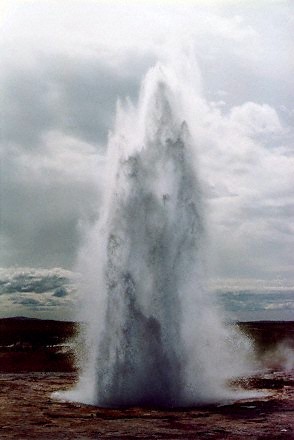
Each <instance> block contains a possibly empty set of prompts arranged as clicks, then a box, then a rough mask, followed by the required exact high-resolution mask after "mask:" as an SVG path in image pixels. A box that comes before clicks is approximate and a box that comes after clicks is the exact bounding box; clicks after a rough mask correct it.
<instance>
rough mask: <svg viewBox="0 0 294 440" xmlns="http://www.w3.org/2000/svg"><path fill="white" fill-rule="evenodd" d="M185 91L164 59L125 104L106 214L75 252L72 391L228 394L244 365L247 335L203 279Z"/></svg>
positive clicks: (173, 397)
mask: <svg viewBox="0 0 294 440" xmlns="http://www.w3.org/2000/svg"><path fill="white" fill-rule="evenodd" d="M189 93H190V91H189V88H188V87H187V83H186V82H185V81H183V82H181V81H178V80H177V77H176V75H174V74H173V73H172V72H171V71H170V70H169V69H168V68H165V67H161V66H159V65H158V66H156V67H155V68H153V69H151V71H150V72H149V73H148V74H147V76H146V78H145V80H144V82H143V86H142V90H141V94H140V98H139V103H138V105H137V107H135V108H134V107H132V106H131V104H129V106H128V108H127V109H118V116H117V122H116V127H115V130H114V133H113V134H112V136H111V137H110V141H109V146H108V159H107V165H106V172H105V176H106V179H105V182H106V183H105V191H104V199H103V203H102V207H101V215H100V218H99V221H98V222H97V224H96V225H95V227H94V228H93V229H92V230H91V231H90V232H89V234H88V237H87V243H86V245H85V246H84V249H83V250H82V252H81V255H80V263H79V265H80V269H81V270H82V272H83V273H84V274H85V278H86V279H87V283H88V287H87V288H86V289H85V290H86V292H85V298H84V305H83V309H84V314H83V316H82V319H83V320H84V321H85V320H86V321H87V330H86V338H85V339H86V347H85V350H86V354H85V353H84V354H83V356H82V359H80V366H81V373H80V381H79V384H78V386H77V388H76V389H75V390H74V391H71V392H70V393H67V397H68V398H70V399H74V400H79V401H83V402H87V403H93V404H98V405H102V406H125V405H160V406H184V405H192V404H197V403H199V402H201V403H203V402H209V401H210V402H211V401H217V400H221V399H222V398H227V397H229V395H230V392H229V390H228V389H227V388H226V381H227V380H228V379H229V378H232V377H234V376H238V375H239V374H240V373H243V372H244V371H241V369H240V366H242V364H243V365H244V362H245V360H244V358H242V356H243V354H244V351H246V341H245V343H244V341H243V340H242V338H241V336H240V335H237V334H235V333H233V331H232V330H228V329H227V328H226V327H225V326H224V325H223V324H222V322H221V319H220V317H219V316H218V313H217V312H216V310H215V306H214V301H213V299H212V298H211V295H210V294H209V293H208V291H207V290H206V289H205V287H204V286H203V251H204V248H205V241H204V235H205V234H204V230H205V225H204V223H205V222H204V218H203V207H202V201H201V190H200V185H199V181H198V179H197V175H196V171H195V166H194V163H195V158H194V150H195V140H194V139H193V136H192V135H191V132H190V128H189V121H188V120H187V118H186V116H185V115H187V114H188V113H189V109H187V108H186V107H185V106H187V102H188V101H187V100H186V98H187V97H188V96H189ZM195 124H197V121H195ZM236 345H238V347H236ZM241 346H242V347H241ZM236 351H237V353H236ZM241 352H242V353H241ZM241 358H242V359H241Z"/></svg>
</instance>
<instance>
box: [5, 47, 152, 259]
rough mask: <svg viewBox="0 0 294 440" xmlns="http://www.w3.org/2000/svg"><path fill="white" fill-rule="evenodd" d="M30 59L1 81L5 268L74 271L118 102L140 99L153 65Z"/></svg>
mask: <svg viewBox="0 0 294 440" xmlns="http://www.w3.org/2000/svg"><path fill="white" fill-rule="evenodd" d="M30 55H31V61H30V62H28V63H24V64H22V62H21V61H20V63H19V65H18V62H17V57H16V59H14V60H13V62H6V63H3V66H2V71H1V73H0V81H1V84H2V86H3V93H4V94H3V100H2V101H1V102H2V104H0V106H1V105H2V108H1V109H0V111H1V115H3V118H2V127H3V130H2V137H1V188H0V196H1V233H0V240H1V241H2V246H1V251H0V266H1V265H3V266H9V265H14V264H19V265H22V266H24V265H25V266H28V265H31V266H37V267H40V266H42V267H44V266H47V267H48V266H49V267H50V266H51V267H52V266H56V265H62V266H64V267H71V266H72V264H73V262H74V261H75V256H76V253H77V250H78V248H79V245H80V240H81V233H80V224H81V222H86V223H89V222H92V221H93V220H94V219H95V218H97V214H98V211H99V188H98V187H99V184H98V183H97V182H98V181H99V172H100V170H99V166H97V164H95V161H96V162H97V158H98V157H99V153H101V152H102V153H104V151H105V145H106V140H107V133H108V131H109V129H110V127H111V126H112V124H113V119H114V115H115V107H116V102H117V99H118V98H119V97H125V96H131V97H132V98H135V96H136V93H137V92H138V87H139V80H140V77H141V74H142V72H141V70H144V69H145V68H146V63H147V64H148V63H149V62H150V58H148V56H146V57H145V58H144V57H142V56H140V55H139V54H134V56H135V57H136V58H137V63H136V67H135V68H134V69H132V70H129V69H127V65H128V63H129V58H128V56H126V57H125V58H124V62H122V63H121V64H120V68H118V67H117V66H116V67H115V66H111V65H109V63H108V64H105V62H104V63H103V61H101V60H100V59H99V58H97V57H96V58H95V57H93V58H88V57H83V56H81V55H79V56H78V55H76V56H69V55H66V54H64V55H63V56H61V55H56V54H55V55H52V54H49V53H48V54H44V53H42V54H40V52H39V51H33V50H32V53H31V54H30ZM4 58H5V57H4ZM48 139H49V140H48ZM79 142H81V143H82V144H81V145H80V144H79ZM64 156H65V159H64Z"/></svg>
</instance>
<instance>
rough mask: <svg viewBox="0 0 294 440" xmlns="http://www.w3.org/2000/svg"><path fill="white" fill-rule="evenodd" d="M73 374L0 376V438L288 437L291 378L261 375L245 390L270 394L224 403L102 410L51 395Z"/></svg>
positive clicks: (293, 427) (293, 410)
mask: <svg viewBox="0 0 294 440" xmlns="http://www.w3.org/2000/svg"><path fill="white" fill-rule="evenodd" d="M75 380H76V375H75V374H73V373H40V372H38V373H22V374H1V375H0V409H1V413H0V414H1V415H0V438H1V439H18V440H19V439H26V438H31V439H40V440H41V439H117V440H120V439H232V440H233V439H234V440H237V439H238V440H244V439H258V440H271V439H272V440H278V439H283V440H290V439H294V388H293V385H294V378H293V375H292V374H290V373H285V372H271V373H269V372H267V373H266V374H263V375H261V376H259V377H255V378H252V379H251V380H250V381H249V382H248V383H247V387H248V388H254V389H263V390H266V391H267V392H269V393H270V394H269V395H268V396H267V397H263V398H260V399H251V400H247V401H239V402H235V403H233V404H230V405H223V406H208V407H199V408H186V409H176V410H162V409H156V408H151V409H146V408H145V409H144V408H130V409H123V410H119V409H103V408H97V407H94V406H89V405H82V404H75V403H69V402H62V401H58V400H55V399H53V398H52V397H51V394H52V392H54V391H57V390H62V389H66V388H68V387H71V386H72V384H73V383H74V382H75Z"/></svg>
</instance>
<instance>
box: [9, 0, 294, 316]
mask: <svg viewBox="0 0 294 440" xmlns="http://www.w3.org/2000/svg"><path fill="white" fill-rule="evenodd" d="M293 33H294V4H293V2H291V1H290V0H289V1H283V0H280V1H279V0H277V1H270V0H268V1H262V0H256V1H250V0H247V1H241V0H240V1H238V0H235V1H229V0H227V1H226V0H223V1H222V0H219V1H192V0H191V1H161V2H159V1H157V2H155V1H145V2H144V1H137V2H135V1H122V0H121V1H119V0H118V1H115V2H114V1H113V2H111V1H107V2H106V1H94V0H93V1H91V0H84V1H78V0H71V1H67V0H63V1H55V0H51V1H49V0H48V1H46V0H42V1H41V0H39V1H38V0H35V1H33V0H31V1H30V0H22V1H21V0H19V1H16V0H9V1H6V0H2V2H1V5H0V34H1V38H0V56H1V71H0V83H1V90H2V93H1V94H2V96H1V101H0V107H1V150H0V160H1V162H0V172H1V173H0V185H1V186H0V267H1V269H0V308H1V311H0V316H13V315H16V314H17V315H20V314H21V315H26V316H42V317H53V318H57V319H70V318H71V316H72V313H73V310H74V305H75V303H76V301H77V298H78V296H79V294H80V292H78V291H77V289H76V288H75V284H76V280H77V279H78V278H79V275H78V274H76V273H75V261H76V258H77V255H78V252H79V249H80V247H81V245H82V242H83V231H85V229H87V227H89V226H90V225H91V224H93V222H95V221H96V220H97V218H98V217H99V214H100V211H99V208H100V201H101V194H102V192H103V185H102V177H103V163H104V160H105V154H106V149H107V138H108V135H109V132H110V131H111V129H112V127H113V123H114V120H115V111H116V104H117V100H118V99H121V100H123V99H125V98H126V97H129V98H130V99H131V100H132V101H134V102H136V99H137V98H138V93H139V88H140V83H141V80H142V78H143V77H144V75H145V74H146V72H147V71H148V69H149V68H150V67H152V66H153V65H154V64H155V63H156V62H157V61H161V62H165V61H166V60H170V59H171V58H172V56H173V54H174V53H176V51H179V50H186V49H185V48H187V47H189V48H191V47H192V52H193V56H194V57H195V60H196V63H197V75H196V76H195V82H196V81H197V82H198V83H199V95H200V97H201V100H202V102H203V103H205V106H204V108H205V111H204V113H203V115H201V117H199V120H197V121H196V120H195V126H196V127H197V129H198V139H197V142H196V144H197V145H196V148H197V155H198V158H199V173H200V180H201V184H202V187H203V193H204V199H205V204H206V208H207V216H206V217H207V234H208V244H207V249H208V250H207V254H208V257H207V260H208V262H209V263H208V268H207V271H208V272H207V277H208V280H209V283H210V285H211V286H212V287H213V288H214V289H216V290H217V291H220V292H233V293H234V294H240V295H241V296H240V301H241V300H242V298H243V300H244V292H245V293H246V292H247V293H246V294H248V295H249V294H251V293H252V292H255V293H256V295H259V296H256V298H259V299H256V304H257V303H258V301H259V303H262V304H264V306H263V309H262V313H263V314H262V313H261V312H260V314H259V315H258V316H259V317H260V316H262V317H265V318H266V317H276V318H278V319H280V318H283V317H285V316H286V315H287V317H288V318H289V316H290V312H293V311H294V293H293V292H294V288H293V286H294V279H293V278H294V276H293V266H294V264H293V263H294V262H293V244H294V243H293V241H294V240H293V232H294V231H293V230H294V226H293V225H294V223H293V187H294V185H293V184H294V172H293V162H294V160H293V139H294V128H293V123H294V56H293V55H294V54H293V52H294V49H293V48H294V41H293V40H294V35H293ZM236 292H237V293H236ZM238 292H239V293H238ZM248 292H249V293H248ZM269 292H271V294H274V295H276V296H275V299H274V300H273V301H272V302H271V301H270V299H267V301H265V296H263V297H262V298H263V299H262V301H261V300H260V298H261V296H260V295H264V294H267V295H268V294H269ZM291 292H292V293H291ZM242 294H243V297H242ZM284 294H285V295H286V299H283V298H284V297H283V295H284ZM277 295H280V296H279V298H280V299H279V300H277ZM245 296H246V295H245ZM246 298H247V300H248V297H246ZM267 298H268V297H267ZM251 300H252V298H251V297H250V301H251ZM244 301H245V300H244ZM248 301H249V300H248ZM245 302H246V301H245ZM259 303H258V304H259ZM244 304H245V303H244ZM246 304H247V303H246ZM275 305H276V306H275ZM244 307H245V306H244ZM256 307H257V309H258V306H256ZM228 308H230V306H229V307H228ZM231 308H232V307H231ZM245 308H246V307H245ZM266 310H270V312H268V314H267V312H266ZM255 312H256V310H255V311H254V310H250V307H249V308H247V314H245V315H242V316H244V317H249V318H250V317H251V316H255V315H254V313H255ZM256 313H257V312H256ZM269 313H271V314H269ZM240 316H241V315H240ZM256 316H257V315H256ZM289 319H290V318H289Z"/></svg>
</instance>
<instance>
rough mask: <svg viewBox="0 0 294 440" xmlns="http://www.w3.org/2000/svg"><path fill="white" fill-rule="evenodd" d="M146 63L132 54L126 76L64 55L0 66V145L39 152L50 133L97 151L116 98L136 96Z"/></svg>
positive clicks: (37, 56) (97, 63)
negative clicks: (56, 132) (133, 66)
mask: <svg viewBox="0 0 294 440" xmlns="http://www.w3.org/2000/svg"><path fill="white" fill-rule="evenodd" d="M126 60H128V58H126ZM149 61H150V60H149V59H148V57H147V58H146V59H144V58H142V57H139V56H138V55H137V60H136V64H137V68H136V69H135V70H132V71H129V72H128V73H126V69H125V67H124V65H122V66H120V68H118V67H117V66H116V67H114V66H113V67H111V66H109V65H106V64H105V63H103V62H102V61H100V60H99V59H97V58H94V59H89V58H83V57H77V56H76V57H69V56H66V55H64V56H60V55H55V56H54V55H51V56H50V55H49V54H48V55H47V56H45V55H44V54H43V55H40V54H38V53H37V54H34V61H33V62H32V64H29V65H28V66H23V65H20V66H18V65H16V64H15V63H13V64H9V63H8V64H7V65H5V64H4V65H3V66H2V72H1V76H0V78H1V84H2V87H3V98H2V103H3V104H2V105H3V108H2V109H1V114H2V115H3V116H2V123H3V133H2V140H3V143H4V144H5V143H6V144H9V143H12V144H15V143H16V144H18V145H21V146H23V147H26V148H34V147H35V148H40V147H41V145H42V136H43V135H44V134H45V133H46V131H48V130H50V129H52V128H53V129H55V130H56V129H58V130H60V131H63V132H64V133H68V134H70V135H73V136H77V137H78V138H80V139H82V140H85V141H87V142H91V143H94V144H97V147H98V146H99V145H101V143H105V141H106V137H107V132H108V130H109V129H110V128H111V126H112V123H113V118H114V115H115V106H116V101H117V99H118V97H126V96H129V97H131V98H135V97H136V95H137V93H138V86H139V81H140V76H141V75H140V74H142V72H140V71H141V70H142V71H143V70H144V68H145V65H146V63H147V64H148V62H149ZM138 66H139V67H138ZM140 66H141V67H140ZM136 71H137V72H136Z"/></svg>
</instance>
